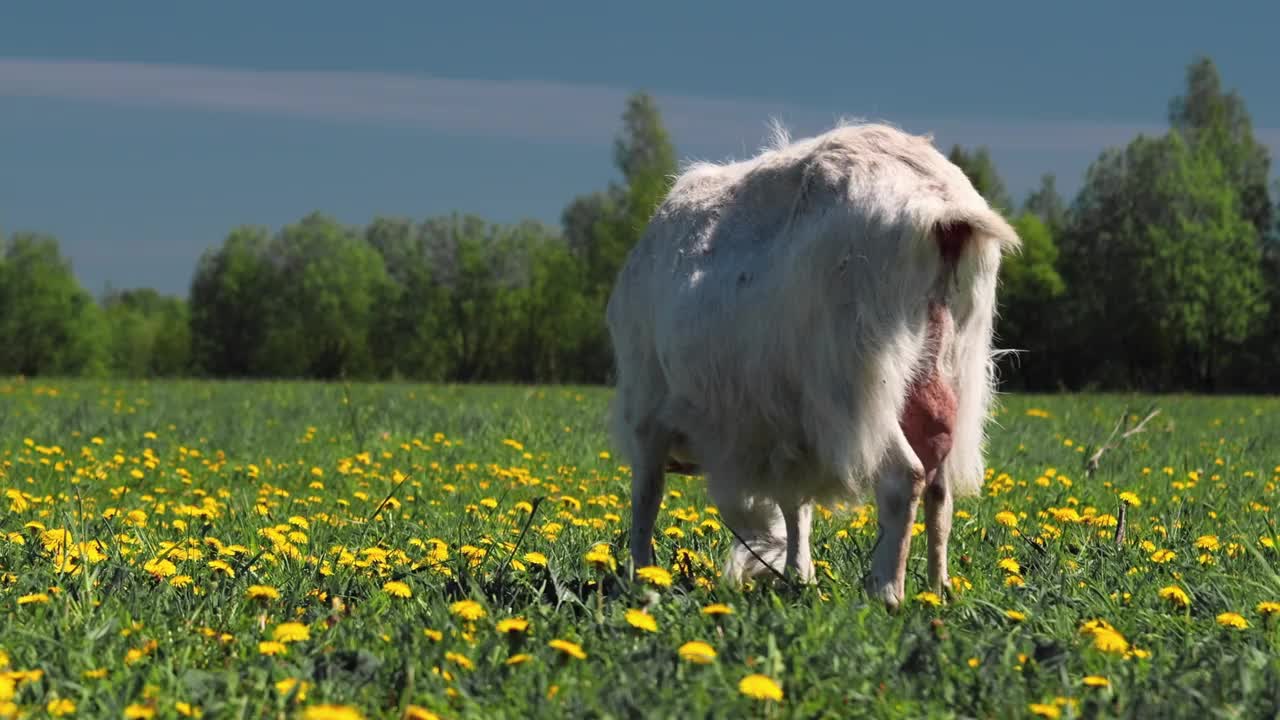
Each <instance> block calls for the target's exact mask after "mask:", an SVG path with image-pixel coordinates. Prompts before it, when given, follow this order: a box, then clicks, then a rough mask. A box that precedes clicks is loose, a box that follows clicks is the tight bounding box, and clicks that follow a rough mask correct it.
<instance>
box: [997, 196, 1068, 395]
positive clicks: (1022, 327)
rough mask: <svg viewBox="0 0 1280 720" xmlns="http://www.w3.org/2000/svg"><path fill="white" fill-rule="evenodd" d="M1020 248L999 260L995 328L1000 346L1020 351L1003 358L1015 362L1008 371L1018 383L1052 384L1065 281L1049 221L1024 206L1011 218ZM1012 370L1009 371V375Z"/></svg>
mask: <svg viewBox="0 0 1280 720" xmlns="http://www.w3.org/2000/svg"><path fill="white" fill-rule="evenodd" d="M1013 225H1014V228H1015V229H1016V230H1017V231H1018V236H1019V237H1020V238H1021V239H1022V250H1021V251H1020V252H1019V253H1017V254H1015V255H1012V256H1009V257H1007V258H1005V260H1004V261H1003V262H1002V263H1001V265H1000V291H999V296H998V297H999V313H998V316H997V321H996V333H997V335H998V336H999V337H1000V345H1001V346H1002V347H1006V348H1011V349H1014V350H1017V351H1019V352H1018V353H1017V354H1015V355H1013V356H1012V357H1009V358H1007V360H1006V361H1005V363H1004V364H1005V365H1006V366H1012V367H1016V368H1017V370H1016V371H1014V372H1012V373H1006V374H1005V376H1006V377H1009V379H1010V380H1011V381H1012V383H1013V384H1014V385H1015V386H1021V387H1024V388H1027V389H1037V390H1044V389H1051V388H1052V385H1053V381H1054V377H1055V374H1056V373H1055V371H1056V364H1057V358H1056V356H1055V355H1054V352H1053V349H1054V344H1055V343H1054V341H1055V337H1056V332H1055V331H1056V329H1057V327H1058V325H1059V324H1060V322H1059V317H1058V316H1059V314H1060V312H1061V308H1060V307H1059V301H1060V300H1061V299H1062V298H1063V296H1064V295H1065V293H1066V290H1067V287H1066V283H1065V282H1064V281H1063V279H1062V276H1061V275H1059V274H1058V270H1057V264H1058V248H1057V245H1055V244H1054V238H1053V235H1052V234H1051V233H1050V231H1049V226H1048V225H1047V224H1046V223H1045V222H1044V221H1042V220H1041V219H1040V217H1039V216H1037V215H1035V214H1033V213H1031V212H1023V213H1022V214H1020V215H1019V216H1018V217H1017V218H1016V219H1015V220H1014V222H1013ZM1010 376H1011V377H1010Z"/></svg>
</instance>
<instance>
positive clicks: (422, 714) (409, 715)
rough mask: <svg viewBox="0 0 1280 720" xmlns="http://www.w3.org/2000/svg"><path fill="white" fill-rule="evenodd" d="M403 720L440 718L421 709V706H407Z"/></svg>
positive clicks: (432, 719)
mask: <svg viewBox="0 0 1280 720" xmlns="http://www.w3.org/2000/svg"><path fill="white" fill-rule="evenodd" d="M401 717H402V718H403V720H440V716H439V715H437V714H435V713H433V712H431V711H430V710H428V709H426V708H424V707H422V706H421V705H409V706H407V707H405V709H404V715H402V716H401Z"/></svg>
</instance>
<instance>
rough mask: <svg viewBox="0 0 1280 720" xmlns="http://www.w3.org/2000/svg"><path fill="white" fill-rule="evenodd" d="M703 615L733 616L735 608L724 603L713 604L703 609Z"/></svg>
mask: <svg viewBox="0 0 1280 720" xmlns="http://www.w3.org/2000/svg"><path fill="white" fill-rule="evenodd" d="M702 614H703V615H732V614H733V608H731V607H729V606H728V605H725V604H724V603H712V604H710V605H708V606H706V607H704V608H702Z"/></svg>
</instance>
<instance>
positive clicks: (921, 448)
mask: <svg viewBox="0 0 1280 720" xmlns="http://www.w3.org/2000/svg"><path fill="white" fill-rule="evenodd" d="M950 321H951V318H950V315H949V313H948V312H947V309H946V307H945V306H943V305H941V304H939V303H930V305H929V330H928V333H929V337H928V342H929V345H930V347H931V348H932V349H933V350H934V352H935V353H942V352H944V351H945V350H946V348H944V347H942V343H943V342H944V339H945V338H946V336H947V333H946V332H945V327H944V324H946V323H949V322H950ZM936 358H937V356H936V355H934V356H933V357H931V358H930V362H929V363H928V365H929V370H928V373H927V374H926V375H925V376H924V377H921V378H920V379H919V380H917V381H916V382H915V384H913V385H912V386H911V389H910V390H909V391H908V393H907V403H906V406H905V407H904V408H903V410H902V417H901V418H900V419H899V421H898V423H899V425H900V426H901V427H902V432H903V434H904V435H906V437H907V442H908V443H910V445H911V449H912V450H914V451H915V453H916V457H918V458H920V463H921V464H922V465H923V466H924V476H925V482H926V483H931V482H933V477H934V474H935V473H936V472H937V469H938V467H939V466H940V465H942V461H943V460H945V459H946V457H947V453H949V452H951V437H952V433H953V432H954V431H955V422H956V394H955V391H954V390H953V389H952V388H951V385H950V384H949V383H948V382H946V380H945V379H943V377H942V376H941V375H940V374H939V373H938V369H937V366H938V363H937V359H936Z"/></svg>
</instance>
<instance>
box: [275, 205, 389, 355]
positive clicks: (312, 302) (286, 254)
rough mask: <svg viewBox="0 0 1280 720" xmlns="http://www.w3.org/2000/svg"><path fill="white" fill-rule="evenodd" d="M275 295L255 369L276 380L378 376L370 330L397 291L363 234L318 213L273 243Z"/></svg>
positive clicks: (288, 226)
mask: <svg viewBox="0 0 1280 720" xmlns="http://www.w3.org/2000/svg"><path fill="white" fill-rule="evenodd" d="M266 263H267V267H268V268H269V270H268V273H269V276H270V278H271V281H272V283H271V284H272V291H271V294H270V296H269V299H268V302H267V307H266V319H267V326H266V330H267V332H266V336H265V338H264V339H263V341H262V345H261V352H260V353H259V355H258V357H257V366H256V368H255V370H256V371H257V372H258V373H259V374H266V375H270V376H274V377H313V378H322V379H335V378H340V377H371V376H372V375H373V372H374V358H373V353H372V349H371V346H370V342H369V339H370V331H371V329H372V327H373V324H374V315H375V312H376V310H377V308H379V307H380V306H381V304H382V303H384V302H385V301H386V300H387V299H388V298H389V297H392V296H393V287H392V285H391V282H390V280H389V279H388V277H387V272H386V267H385V265H384V262H383V259H382V257H381V256H380V255H379V254H378V252H377V251H376V250H375V249H374V248H373V247H371V246H370V245H369V244H368V243H366V242H365V241H364V238H363V237H361V235H360V233H359V232H357V231H356V230H355V229H354V228H350V227H347V226H344V225H342V224H340V223H338V222H337V221H336V220H334V219H333V218H331V217H329V216H327V215H324V214H322V213H318V212H314V213H311V214H309V215H307V216H306V217H304V218H302V219H301V220H300V221H298V222H296V223H293V224H290V225H287V226H285V227H284V228H282V229H281V230H280V232H279V233H277V234H276V236H275V237H273V238H272V240H271V243H270V244H269V246H268V251H267V256H266Z"/></svg>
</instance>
